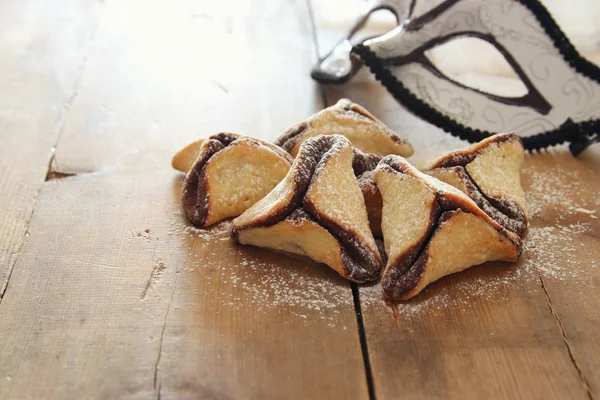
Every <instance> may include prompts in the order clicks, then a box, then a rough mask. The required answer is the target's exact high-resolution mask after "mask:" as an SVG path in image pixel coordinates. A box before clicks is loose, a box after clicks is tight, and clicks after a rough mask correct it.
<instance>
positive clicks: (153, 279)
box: [140, 258, 166, 300]
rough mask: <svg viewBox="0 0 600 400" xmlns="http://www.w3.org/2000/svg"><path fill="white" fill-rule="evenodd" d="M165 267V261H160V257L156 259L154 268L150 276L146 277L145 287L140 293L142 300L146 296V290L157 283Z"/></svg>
mask: <svg viewBox="0 0 600 400" xmlns="http://www.w3.org/2000/svg"><path fill="white" fill-rule="evenodd" d="M165 268H166V267H165V263H164V262H162V261H161V259H160V258H159V259H158V260H156V264H154V268H152V273H151V274H150V278H148V282H146V287H145V288H144V291H143V292H142V294H141V295H140V300H144V299H145V298H146V296H148V291H149V290H150V289H151V288H153V287H154V286H155V285H156V284H157V283H158V281H159V280H160V278H161V276H162V274H163V272H165Z"/></svg>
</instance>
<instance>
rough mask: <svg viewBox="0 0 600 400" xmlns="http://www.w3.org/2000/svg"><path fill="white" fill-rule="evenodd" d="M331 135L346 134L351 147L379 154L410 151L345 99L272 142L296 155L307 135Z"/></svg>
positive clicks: (364, 112)
mask: <svg viewBox="0 0 600 400" xmlns="http://www.w3.org/2000/svg"><path fill="white" fill-rule="evenodd" d="M332 134H338V135H343V136H345V137H346V138H348V139H349V140H350V141H351V142H352V145H353V146H354V147H356V148H357V149H359V150H361V151H363V152H365V153H372V154H378V155H380V156H385V155H388V154H398V155H401V156H404V157H409V156H411V155H412V154H413V148H412V146H411V145H410V143H408V141H406V140H405V139H403V138H401V137H400V136H399V135H398V134H396V133H394V132H392V131H391V130H390V129H389V128H388V127H387V126H386V125H385V124H384V123H382V122H381V121H379V120H378V119H377V118H375V117H374V116H373V115H372V114H371V113H370V112H368V111H367V110H365V109H364V108H363V107H361V106H359V105H358V104H356V103H353V102H351V101H350V100H348V99H341V100H339V101H338V102H337V103H336V104H335V105H333V106H331V107H329V108H326V109H324V110H322V111H320V112H318V113H317V114H315V115H313V116H312V117H310V118H309V119H307V120H306V121H303V122H300V123H298V124H296V125H293V126H292V127H290V128H288V129H287V130H286V131H285V132H284V133H282V134H281V135H280V136H279V137H278V138H277V139H276V140H275V144H276V145H278V146H281V147H282V148H283V149H284V150H286V151H288V152H289V153H290V154H292V155H293V156H296V154H297V153H298V151H299V149H300V145H301V144H302V143H303V142H304V141H305V140H307V139H308V138H311V137H315V136H319V135H332Z"/></svg>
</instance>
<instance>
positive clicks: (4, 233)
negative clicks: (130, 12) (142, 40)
mask: <svg viewBox="0 0 600 400" xmlns="http://www.w3.org/2000/svg"><path fill="white" fill-rule="evenodd" d="M99 5H100V2H99V1H97V0H89V1H88V0H86V1H66V2H65V1H29V2H26V3H24V2H17V3H15V2H7V1H4V2H0V29H1V32H2V34H0V93H1V95H0V187H1V188H2V190H1V191H0V210H2V211H0V226H1V227H2V229H0V299H1V298H2V295H3V293H4V290H5V288H6V284H7V282H8V279H9V277H10V274H11V271H12V269H13V266H14V263H15V260H16V259H17V257H18V255H19V251H20V249H21V245H22V243H23V240H24V238H25V232H26V231H27V224H28V222H29V219H30V217H31V213H32V212H33V209H34V205H35V202H36V197H37V194H38V192H39V189H40V185H41V183H42V182H43V181H44V177H45V176H46V171H47V168H48V161H49V159H50V157H51V149H52V146H54V144H55V143H56V139H57V136H58V131H59V130H60V128H61V125H62V121H63V119H64V116H65V113H66V109H65V104H66V103H68V101H69V99H70V97H71V95H72V93H73V91H74V89H75V86H76V85H75V82H76V79H77V77H78V76H79V74H80V69H81V67H82V63H83V58H84V54H85V49H86V44H87V42H88V38H89V37H90V35H91V33H92V31H93V28H94V25H95V21H96V19H97V15H98V12H99V8H100V7H99Z"/></svg>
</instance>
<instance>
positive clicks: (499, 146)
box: [419, 134, 528, 238]
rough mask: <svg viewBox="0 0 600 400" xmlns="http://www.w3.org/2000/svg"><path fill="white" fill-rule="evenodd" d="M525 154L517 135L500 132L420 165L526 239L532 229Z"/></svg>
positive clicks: (422, 168)
mask: <svg viewBox="0 0 600 400" xmlns="http://www.w3.org/2000/svg"><path fill="white" fill-rule="evenodd" d="M524 155H525V150H524V149H523V145H522V143H521V140H520V139H519V137H518V136H517V135H515V134H499V135H494V136H491V137H489V138H487V139H485V140H483V141H481V142H479V143H477V144H474V145H472V146H469V147H467V148H465V149H462V150H457V151H453V152H451V153H448V154H446V155H444V156H442V157H439V158H438V159H436V160H434V161H431V162H428V163H426V164H424V165H421V166H419V167H420V169H421V170H423V171H426V173H427V174H429V175H431V176H433V177H436V178H437V179H440V180H442V181H444V182H446V183H449V184H450V185H452V186H454V187H456V188H458V189H460V190H461V191H462V192H464V193H465V194H467V195H468V196H469V197H470V198H471V199H473V200H474V201H475V203H477V205H478V206H479V207H480V208H481V209H482V210H483V211H485V212H486V213H487V214H488V215H489V216H490V217H492V218H493V219H494V220H496V222H498V223H499V224H500V225H502V226H504V227H505V228H506V229H508V230H509V231H511V232H514V233H516V234H517V235H519V236H520V237H521V238H523V237H525V234H526V233H527V228H528V219H527V213H526V205H525V195H524V193H523V189H522V187H521V178H520V172H521V164H522V162H523V158H524Z"/></svg>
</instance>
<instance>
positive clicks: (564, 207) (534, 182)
mask: <svg viewBox="0 0 600 400" xmlns="http://www.w3.org/2000/svg"><path fill="white" fill-rule="evenodd" d="M525 178H526V181H528V182H530V184H529V185H528V187H527V188H526V189H527V190H526V192H525V198H526V199H527V205H528V211H529V217H530V218H531V219H533V218H535V217H538V216H540V215H541V214H542V212H543V211H546V210H552V209H555V210H557V211H559V212H560V214H561V215H560V216H559V217H558V221H561V220H564V219H566V218H568V217H571V216H574V215H580V216H581V217H586V216H588V217H589V218H591V219H598V216H597V215H596V214H597V212H596V210H597V208H598V206H599V205H600V200H599V198H598V197H597V196H595V200H596V202H595V204H585V203H584V200H582V199H581V197H580V196H579V195H578V193H581V192H584V191H585V190H587V185H588V183H586V181H585V180H583V179H581V178H582V177H581V176H580V175H579V173H577V172H576V171H567V170H563V169H559V168H555V169H552V170H550V171H545V172H537V171H529V172H527V173H526V174H525Z"/></svg>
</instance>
